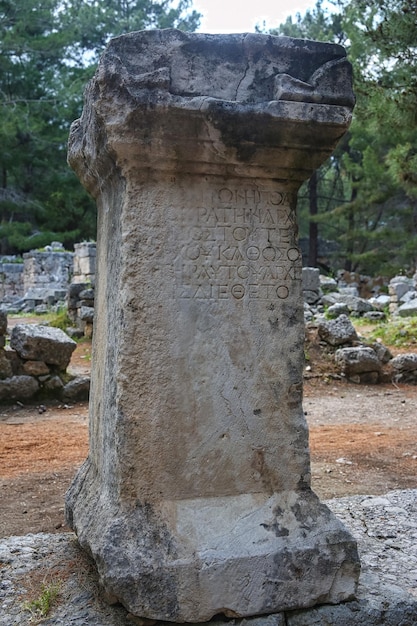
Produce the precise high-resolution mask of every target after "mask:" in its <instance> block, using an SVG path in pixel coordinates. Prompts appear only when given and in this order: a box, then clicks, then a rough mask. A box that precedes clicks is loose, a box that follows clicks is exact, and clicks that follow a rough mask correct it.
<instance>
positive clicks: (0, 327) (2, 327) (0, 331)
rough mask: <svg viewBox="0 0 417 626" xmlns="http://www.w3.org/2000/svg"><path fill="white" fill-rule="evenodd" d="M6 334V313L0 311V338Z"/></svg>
mask: <svg viewBox="0 0 417 626" xmlns="http://www.w3.org/2000/svg"><path fill="white" fill-rule="evenodd" d="M6 332H7V313H6V311H2V310H1V309H0V336H3V335H5V334H6Z"/></svg>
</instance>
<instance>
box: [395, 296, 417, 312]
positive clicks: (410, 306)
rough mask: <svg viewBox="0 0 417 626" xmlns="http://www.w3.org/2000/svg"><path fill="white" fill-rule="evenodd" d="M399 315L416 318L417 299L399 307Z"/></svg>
mask: <svg viewBox="0 0 417 626" xmlns="http://www.w3.org/2000/svg"><path fill="white" fill-rule="evenodd" d="M398 315H399V316H400V317H414V316H415V315H417V298H413V299H412V300H410V301H409V302H405V303H404V304H401V305H400V306H399V307H398Z"/></svg>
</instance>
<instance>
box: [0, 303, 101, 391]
mask: <svg viewBox="0 0 417 626" xmlns="http://www.w3.org/2000/svg"><path fill="white" fill-rule="evenodd" d="M6 333H7V316H6V313H5V312H4V311H0V401H5V402H10V401H12V400H28V399H35V398H36V399H43V398H51V397H52V398H60V399H62V400H63V401H73V400H84V399H87V398H88V392H89V383H90V381H89V378H87V377H72V376H70V375H69V374H68V372H67V371H66V369H67V367H68V364H69V362H70V359H71V355H72V353H73V351H74V350H75V348H76V345H77V344H76V343H75V341H73V340H72V339H71V338H70V337H69V336H68V335H67V334H66V333H64V332H63V331H62V330H60V329H59V328H52V327H49V326H44V325H40V324H17V325H16V326H15V327H14V328H13V329H12V331H11V333H10V346H8V347H5V345H6Z"/></svg>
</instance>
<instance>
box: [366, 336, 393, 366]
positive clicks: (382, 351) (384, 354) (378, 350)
mask: <svg viewBox="0 0 417 626" xmlns="http://www.w3.org/2000/svg"><path fill="white" fill-rule="evenodd" d="M370 347H371V348H372V350H373V351H374V352H375V354H376V355H377V357H378V359H379V361H381V363H388V362H389V361H390V360H391V359H392V358H393V357H392V353H391V351H390V349H389V348H387V346H384V344H383V343H381V342H379V341H375V343H373V344H372V345H371V346H370Z"/></svg>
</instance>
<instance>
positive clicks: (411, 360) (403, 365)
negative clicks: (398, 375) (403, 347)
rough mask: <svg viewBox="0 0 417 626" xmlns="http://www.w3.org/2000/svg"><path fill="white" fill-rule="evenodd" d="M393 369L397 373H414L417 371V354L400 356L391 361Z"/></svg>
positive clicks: (411, 353)
mask: <svg viewBox="0 0 417 626" xmlns="http://www.w3.org/2000/svg"><path fill="white" fill-rule="evenodd" d="M391 367H392V368H393V369H394V370H397V371H403V372H412V371H413V370H417V353H415V352H410V353H409V354H398V355H397V356H396V357H394V358H393V359H392V361H391Z"/></svg>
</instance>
